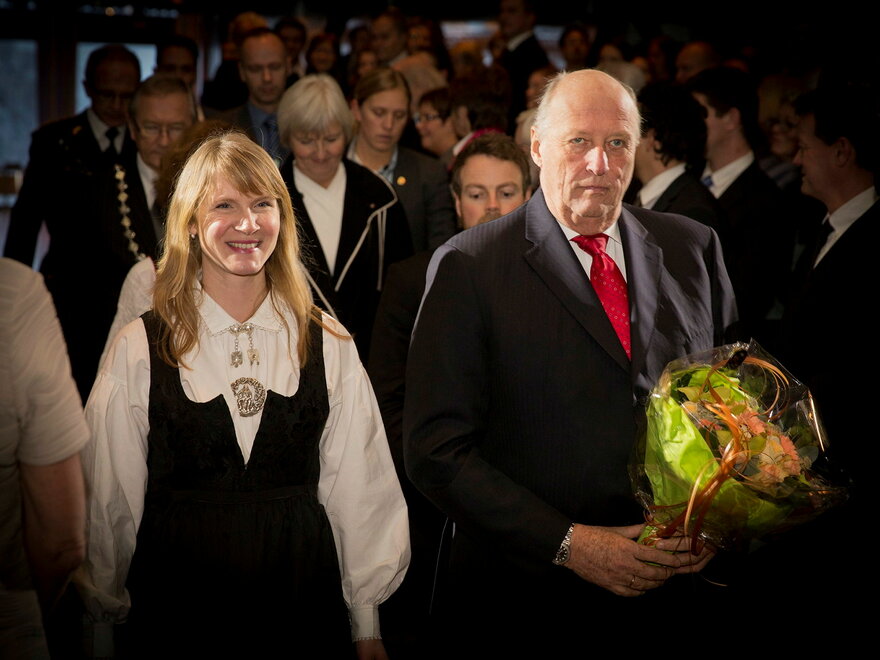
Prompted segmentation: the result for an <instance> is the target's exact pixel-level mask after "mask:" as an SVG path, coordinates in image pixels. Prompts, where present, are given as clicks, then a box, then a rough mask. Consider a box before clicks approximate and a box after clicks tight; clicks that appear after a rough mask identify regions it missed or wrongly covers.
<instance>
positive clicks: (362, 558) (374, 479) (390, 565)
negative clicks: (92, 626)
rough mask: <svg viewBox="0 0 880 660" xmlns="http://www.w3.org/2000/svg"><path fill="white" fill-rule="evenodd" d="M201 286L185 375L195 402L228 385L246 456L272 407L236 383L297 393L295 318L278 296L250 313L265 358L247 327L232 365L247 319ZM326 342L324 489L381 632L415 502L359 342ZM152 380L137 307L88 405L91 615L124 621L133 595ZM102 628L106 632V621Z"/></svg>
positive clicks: (362, 599) (362, 613) (339, 546)
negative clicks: (254, 409)
mask: <svg viewBox="0 0 880 660" xmlns="http://www.w3.org/2000/svg"><path fill="white" fill-rule="evenodd" d="M199 295H201V303H200V308H199V311H200V314H201V319H202V322H201V324H200V328H199V347H198V348H197V349H196V350H194V351H192V352H191V353H189V354H187V355H186V356H185V358H184V362H185V363H186V364H187V365H188V366H189V367H190V369H180V379H181V383H182V385H183V389H184V391H185V393H186V395H187V397H188V398H190V399H191V400H193V401H196V402H200V403H203V402H207V401H210V400H211V399H213V398H215V397H216V396H217V395H218V394H222V395H223V397H224V398H225V400H226V403H227V405H228V406H229V411H230V413H231V415H232V419H233V420H234V425H235V434H236V438H237V439H238V444H239V447H240V448H241V452H242V456H243V457H244V460H245V461H247V460H248V459H249V457H250V453H251V448H252V446H253V443H254V438H255V436H256V433H257V429H258V428H259V425H260V419H261V417H262V412H260V413H257V414H255V415H253V416H251V417H242V416H241V415H239V413H238V407H237V404H236V401H235V397H234V396H233V394H232V389H231V387H230V383H231V382H233V381H234V380H236V379H238V378H241V377H243V376H244V377H252V378H256V379H257V380H258V381H260V382H261V383H262V384H263V385H264V386H265V388H266V389H267V390H269V389H271V390H272V391H274V392H276V393H278V394H281V395H283V396H292V395H293V394H295V393H296V390H297V388H298V386H299V364H298V359H297V356H296V341H297V330H296V325H295V323H294V321H293V318H292V317H290V316H289V317H287V319H288V326H289V327H290V337H289V338H288V333H287V331H286V330H285V329H284V326H283V324H282V322H281V320H280V319H279V318H278V317H277V315H276V313H275V311H274V308H273V305H272V302H271V296H267V297H266V300H265V301H264V302H263V304H262V305H261V306H260V308H259V309H258V310H257V312H256V314H254V316H253V317H252V318H251V319H250V323H252V324H253V325H254V330H253V348H254V349H256V350H257V351H258V352H259V364H256V363H255V364H250V363H249V360H248V349H249V348H250V347H251V346H250V342H249V341H248V337H247V334H245V333H242V334H240V335H239V350H240V351H241V352H242V355H243V356H244V362H243V364H242V365H241V366H239V367H233V366H232V365H231V361H230V354H231V353H232V351H233V350H234V343H235V337H234V336H233V335H232V334H231V333H230V332H228V331H227V328H229V327H230V326H232V325H234V324H236V321H235V320H234V319H233V318H232V317H230V316H229V315H228V314H227V313H226V312H225V311H224V310H223V309H222V308H221V307H220V306H219V305H218V304H217V303H216V302H214V301H213V300H212V299H211V297H210V296H208V295H207V294H205V293H203V292H202V293H198V292H197V300H198V296H199ZM324 322H325V323H327V324H328V325H330V326H331V327H334V328H336V329H337V330H339V331H341V332H343V333H344V330H343V329H342V327H341V326H340V325H338V323H336V322H335V321H334V320H333V319H331V318H330V317H328V316H324ZM323 353H324V369H325V373H326V379H327V393H328V396H329V404H330V414H329V417H328V419H327V424H326V426H325V428H324V433H323V435H322V436H321V441H320V447H319V451H320V468H321V476H320V480H319V483H318V500H319V502H320V503H321V504H322V505H323V506H324V508H325V510H326V512H327V517H328V518H329V521H330V526H331V527H332V529H333V536H334V538H335V541H336V550H337V553H338V555H339V565H340V569H341V570H340V572H341V575H342V591H343V596H344V597H345V601H346V603H347V604H348V607H349V612H350V615H351V624H352V639H354V640H358V639H369V638H375V637H379V620H378V612H377V608H378V605H379V603H381V602H383V601H384V600H386V599H387V598H388V597H389V596H390V595H391V594H392V593H394V591H395V590H396V589H397V587H398V586H399V585H400V583H401V581H402V580H403V576H404V574H405V573H406V568H407V566H408V564H409V531H408V525H407V513H406V504H405V502H404V499H403V495H402V493H401V490H400V484H399V483H398V481H397V477H396V475H395V472H394V465H393V463H392V461H391V453H390V451H389V449H388V442H387V440H386V438H385V430H384V428H383V426H382V418H381V416H380V414H379V409H378V407H377V405H376V398H375V396H374V394H373V390H372V388H371V386H370V382H369V380H368V378H367V375H366V372H365V371H364V368H363V366H361V363H360V360H359V359H358V354H357V349H356V348H355V345H354V342H353V341H352V340H351V339H349V338H347V337H346V338H344V339H339V338H337V337H335V336H333V335H332V334H331V333H329V332H327V331H326V330H325V331H324V335H323ZM149 391H150V355H149V348H148V345H147V337H146V332H145V330H144V325H143V321H141V320H140V319H138V320H136V321H134V322H132V323H130V324H129V325H127V326H126V327H125V328H124V329H123V330H122V332H120V334H119V336H118V337H116V339H115V341H114V342H113V346H112V347H111V349H110V351H109V353H108V354H107V359H106V360H105V361H104V363H103V365H102V366H101V369H100V372H99V374H98V379H97V380H96V381H95V386H94V388H93V389H92V393H91V396H90V397H89V401H88V404H87V405H86V419H87V421H88V423H89V427H90V428H91V432H92V439H91V442H90V443H89V445H88V446H87V447H86V449H85V450H84V452H83V462H84V469H85V473H86V479H87V483H88V485H89V492H90V493H91V498H90V500H89V503H88V524H89V541H88V552H87V558H86V562H85V564H84V570H83V571H81V575H80V576H79V579H78V582H79V587H80V591H81V593H82V594H83V596H84V600H85V601H86V607H87V609H88V611H89V613H90V614H91V616H92V618H93V619H94V620H95V621H96V622H98V623H100V622H103V623H105V624H107V625H110V624H112V623H116V622H120V621H123V620H124V619H125V617H126V615H127V613H128V609H129V607H130V599H129V596H128V593H127V592H126V590H125V581H126V578H127V575H128V568H129V564H130V562H131V558H132V555H133V554H134V549H135V542H136V537H137V530H138V526H139V525H140V522H141V517H142V515H143V510H144V492H145V490H146V486H147V463H146V460H147V434H148V432H149V421H148V411H149ZM99 627H100V626H99ZM106 633H107V631H106V630H105V631H104V633H103V634H106ZM96 636H97V637H101V636H102V633H101V632H100V631H99V630H96Z"/></svg>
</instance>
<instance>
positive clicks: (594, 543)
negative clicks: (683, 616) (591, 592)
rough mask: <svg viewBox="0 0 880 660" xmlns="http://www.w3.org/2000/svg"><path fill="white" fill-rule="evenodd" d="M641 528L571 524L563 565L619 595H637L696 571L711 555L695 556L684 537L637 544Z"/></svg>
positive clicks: (705, 551) (708, 551)
mask: <svg viewBox="0 0 880 660" xmlns="http://www.w3.org/2000/svg"><path fill="white" fill-rule="evenodd" d="M643 527H644V525H631V526H629V527H592V526H588V525H575V526H574V533H573V534H572V537H571V549H570V552H571V558H570V559H569V560H568V563H566V567H568V568H570V569H571V570H573V571H574V572H575V573H577V574H578V575H579V576H580V577H581V578H583V579H584V580H587V581H589V582H592V583H594V584H597V585H599V586H600V587H602V588H603V589H607V590H608V591H611V592H613V593H615V594H618V595H619V596H640V595H641V594H642V593H644V592H645V591H648V590H649V589H656V588H657V587H659V586H660V585H662V584H663V583H664V582H665V581H666V580H667V579H669V578H670V577H671V576H673V575H676V574H680V573H695V572H697V571H699V570H700V569H702V568H703V566H705V565H706V563H707V562H708V561H709V559H711V557H712V555H713V553H712V551H711V550H708V549H706V548H704V549H703V551H702V552H701V553H700V554H699V555H692V554H690V552H688V547H689V543H690V539H688V538H686V537H675V538H671V539H664V540H662V541H660V542H658V543H657V545H656V546H655V547H653V548H652V547H649V546H646V545H640V544H638V543H636V542H635V541H634V540H633V539H636V538H638V536H639V534H640V533H641V531H642V528H643ZM647 562H651V563H647ZM652 564H657V566H653V565H652Z"/></svg>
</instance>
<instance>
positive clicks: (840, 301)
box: [779, 203, 880, 494]
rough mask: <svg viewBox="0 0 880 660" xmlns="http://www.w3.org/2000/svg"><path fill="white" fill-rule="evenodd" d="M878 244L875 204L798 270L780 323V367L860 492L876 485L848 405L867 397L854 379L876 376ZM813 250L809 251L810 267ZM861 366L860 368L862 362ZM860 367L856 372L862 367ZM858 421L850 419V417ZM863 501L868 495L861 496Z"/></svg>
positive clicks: (879, 220) (879, 218)
mask: <svg viewBox="0 0 880 660" xmlns="http://www.w3.org/2000/svg"><path fill="white" fill-rule="evenodd" d="M878 244H880V203H875V204H874V205H873V206H872V207H871V208H870V209H868V211H867V212H865V214H864V215H862V217H860V218H859V219H858V220H856V222H855V223H854V224H853V225H852V226H851V227H850V228H849V229H847V230H846V231H845V232H844V234H843V236H841V237H840V239H839V240H838V241H837V242H836V243H835V244H834V245H833V246H832V247H831V249H830V250H829V251H828V252H827V254H825V256H824V257H823V258H822V260H821V261H820V262H819V263H818V265H816V266H815V267H814V268H813V267H811V265H812V264H808V263H802V264H800V267H799V269H798V270H799V276H800V282H799V283H798V285H797V289H796V291H795V292H794V295H793V298H792V300H791V301H790V303H789V305H788V307H787V309H786V315H785V319H784V327H785V331H786V332H785V335H784V339H783V341H782V342H780V348H779V352H780V359H782V360H783V364H785V366H786V367H788V368H789V369H790V370H791V372H792V373H793V374H794V375H795V376H796V377H797V378H798V379H800V380H802V381H803V382H804V383H805V384H806V385H807V386H809V388H810V390H811V391H812V393H813V395H814V396H815V397H816V402H817V405H818V407H819V413H820V414H821V415H822V420H823V422H824V423H825V426H826V427H827V429H828V434H829V442H830V444H831V447H832V449H833V451H834V453H835V454H837V456H838V458H840V459H841V460H842V461H843V463H844V465H845V466H846V468H847V469H848V470H849V471H850V472H852V473H853V474H852V476H854V477H855V478H856V480H857V482H859V484H860V486H861V487H862V488H865V486H866V484H867V483H869V482H870V483H873V479H872V478H871V477H870V476H869V470H871V469H872V468H870V467H869V465H871V462H870V461H864V460H863V454H862V452H863V445H862V444H861V443H860V442H859V441H858V439H859V438H860V436H862V435H863V434H864V428H863V420H862V419H861V418H860V417H859V415H858V414H857V413H856V412H855V410H854V408H853V403H854V402H855V401H856V400H858V396H859V393H860V392H861V393H865V392H864V389H863V388H864V387H865V385H866V384H867V383H868V382H870V377H869V379H868V380H865V381H864V382H860V381H859V379H857V378H856V379H855V380H853V376H854V375H855V373H854V371H859V370H860V369H861V368H867V369H868V372H866V373H870V371H871V370H873V363H874V360H873V359H872V357H871V355H872V348H873V346H874V345H875V344H876V336H877V332H876V329H875V327H874V324H873V323H872V322H871V321H870V320H869V319H868V318H867V317H866V316H865V314H864V312H865V310H867V309H870V300H871V299H872V297H871V296H872V294H871V291H873V287H872V286H871V284H872V283H873V282H876V280H877V274H876V265H875V264H874V261H875V260H876V258H877V245H878ZM817 252H818V250H807V251H806V252H805V253H804V260H809V261H812V260H813V258H814V255H815V254H816V253H817ZM862 361H864V362H862ZM860 363H861V364H863V365H865V366H864V367H859V366H858V365H859V364H860ZM854 413H855V414H854ZM865 494H867V493H865Z"/></svg>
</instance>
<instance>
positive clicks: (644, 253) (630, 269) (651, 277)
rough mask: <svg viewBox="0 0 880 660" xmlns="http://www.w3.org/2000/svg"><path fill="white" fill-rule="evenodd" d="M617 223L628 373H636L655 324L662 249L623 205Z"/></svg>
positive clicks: (642, 360)
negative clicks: (625, 302)
mask: <svg viewBox="0 0 880 660" xmlns="http://www.w3.org/2000/svg"><path fill="white" fill-rule="evenodd" d="M619 225H620V237H621V240H622V241H623V254H624V256H625V258H626V279H627V292H628V295H629V320H630V341H631V342H632V373H633V374H639V373H641V372H642V370H643V369H644V368H645V363H646V358H647V355H648V350H649V349H650V346H651V338H652V336H653V333H654V328H655V326H656V316H657V292H658V291H659V290H660V276H661V274H662V271H663V251H662V250H661V249H660V247H659V246H658V245H656V244H655V243H654V242H653V241H652V240H651V238H650V236H649V235H648V231H647V230H646V229H645V227H644V225H642V223H641V222H639V221H638V220H637V219H636V217H635V216H634V215H633V214H632V213H631V212H630V211H629V210H627V209H626V208H625V207H624V209H623V211H622V212H621V214H620V221H619Z"/></svg>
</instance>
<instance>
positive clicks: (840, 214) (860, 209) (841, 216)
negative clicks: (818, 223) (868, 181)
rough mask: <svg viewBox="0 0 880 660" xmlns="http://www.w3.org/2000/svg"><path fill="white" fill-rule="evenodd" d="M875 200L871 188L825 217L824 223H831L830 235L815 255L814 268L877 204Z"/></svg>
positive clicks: (874, 192)
mask: <svg viewBox="0 0 880 660" xmlns="http://www.w3.org/2000/svg"><path fill="white" fill-rule="evenodd" d="M877 199H878V197H877V191H876V190H875V189H874V186H871V187H870V188H868V189H867V190H863V191H862V192H860V193H859V194H858V195H856V196H855V197H853V198H852V199H851V200H849V201H848V202H847V203H846V204H844V205H843V206H841V207H840V208H839V209H837V210H836V211H835V212H834V213H832V214H831V215H829V216H827V217H826V219H825V221H826V222H829V223H831V233H830V234H828V238H826V239H825V245H823V246H822V249H821V250H819V254H818V255H816V262H815V263H814V264H813V266H814V267H815V266H817V265H818V264H819V262H820V261H822V258H823V257H824V256H825V255H826V254H828V251H829V250H830V249H831V248H832V247H833V246H834V244H835V243H837V241H839V240H840V237H841V236H843V233H844V232H845V231H846V230H847V229H849V228H850V227H852V226H853V224H855V221H856V220H858V219H859V218H861V217H862V216H863V215H865V213H867V212H868V209H869V208H871V207H872V206H874V204H876V203H877Z"/></svg>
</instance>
